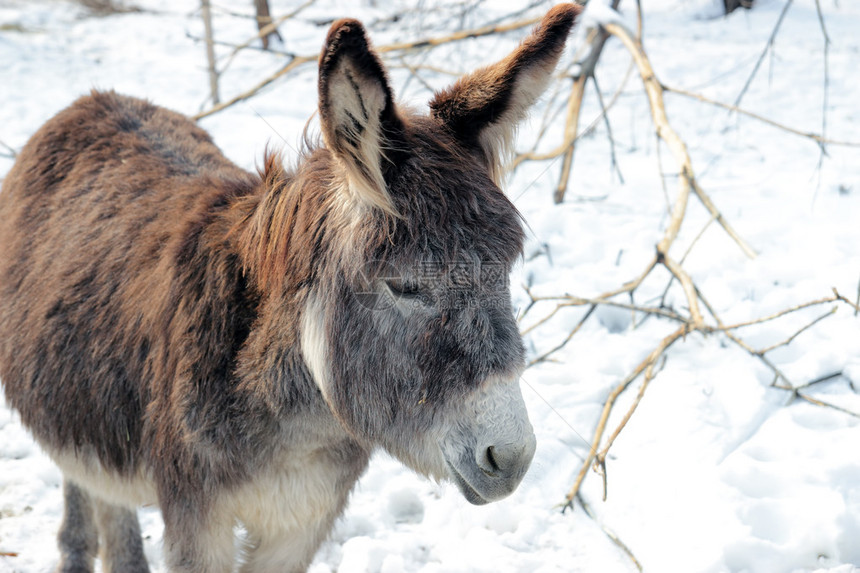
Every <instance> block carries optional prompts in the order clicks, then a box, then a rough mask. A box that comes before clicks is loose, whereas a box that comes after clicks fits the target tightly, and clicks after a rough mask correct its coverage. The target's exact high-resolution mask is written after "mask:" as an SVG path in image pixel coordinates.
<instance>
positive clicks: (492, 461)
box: [487, 446, 499, 470]
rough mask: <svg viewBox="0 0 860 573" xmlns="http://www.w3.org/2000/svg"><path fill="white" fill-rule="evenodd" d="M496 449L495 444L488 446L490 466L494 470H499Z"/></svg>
mask: <svg viewBox="0 0 860 573" xmlns="http://www.w3.org/2000/svg"><path fill="white" fill-rule="evenodd" d="M495 449H496V447H495V446H490V447H489V448H487V461H488V462H489V463H490V467H491V468H492V469H493V470H498V469H499V464H498V462H496V457H495V453H494V451H495Z"/></svg>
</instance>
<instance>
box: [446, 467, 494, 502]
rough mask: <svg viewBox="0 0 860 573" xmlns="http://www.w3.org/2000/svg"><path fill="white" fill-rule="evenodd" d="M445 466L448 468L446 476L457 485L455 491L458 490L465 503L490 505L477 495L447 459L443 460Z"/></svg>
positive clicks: (486, 500)
mask: <svg viewBox="0 0 860 573" xmlns="http://www.w3.org/2000/svg"><path fill="white" fill-rule="evenodd" d="M445 464H446V465H447V466H448V474H449V475H450V476H451V479H452V480H453V482H454V483H455V484H456V485H457V489H459V490H460V493H461V494H463V497H465V498H466V501H468V502H469V503H471V504H472V505H486V504H488V503H490V500H489V499H484V498H483V497H482V496H481V494H479V493H478V492H477V491H476V490H475V488H473V487H472V486H471V485H469V482H468V481H466V478H464V477H463V474H461V473H460V472H459V471H457V468H455V467H454V464H452V463H451V462H449V461H448V460H447V459H446V460H445Z"/></svg>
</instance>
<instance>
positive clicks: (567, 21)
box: [0, 4, 579, 573]
mask: <svg viewBox="0 0 860 573" xmlns="http://www.w3.org/2000/svg"><path fill="white" fill-rule="evenodd" d="M578 13H579V9H578V8H577V7H576V6H575V5H572V4H564V5H560V6H556V7H555V8H553V9H552V10H551V11H550V12H549V14H548V15H547V16H546V17H545V18H544V19H543V21H542V22H541V23H540V25H539V26H538V28H537V29H536V30H535V31H534V33H533V34H532V35H531V36H529V37H528V38H527V39H526V40H525V41H524V42H523V43H522V44H521V45H520V46H519V47H518V48H517V49H516V50H515V51H514V52H513V53H512V54H510V55H509V56H508V57H506V58H505V59H504V60H502V61H501V62H499V63H497V64H495V65H493V66H490V67H487V68H484V69H481V70H478V71H476V72H474V73H472V74H471V75H468V76H465V77H463V78H461V79H460V80H459V81H457V82H456V83H455V84H454V85H453V86H451V87H449V88H448V89H446V90H444V91H441V92H439V93H437V94H436V95H435V97H434V98H433V100H432V101H431V102H430V112H429V114H427V115H420V114H418V113H416V112H413V111H410V110H407V109H403V108H399V107H398V106H397V105H395V102H394V99H393V94H392V91H391V88H390V87H389V83H388V80H387V79H386V72H385V70H384V68H383V66H382V63H381V61H380V59H379V57H378V56H377V55H376V53H375V52H374V51H373V50H372V49H371V47H370V46H369V45H368V40H367V38H366V36H365V31H364V29H363V28H362V26H361V24H360V23H359V22H357V21H355V20H341V21H338V22H336V23H335V24H334V25H333V26H332V28H331V31H330V32H329V34H328V37H327V38H326V43H325V47H324V48H323V51H322V54H321V57H320V64H319V112H320V122H321V129H322V135H323V140H324V143H323V144H321V145H318V146H315V147H314V148H312V149H309V150H308V151H307V152H306V153H305V154H304V156H303V158H302V159H301V161H300V162H299V163H298V166H297V167H296V168H295V169H293V170H290V169H287V168H285V167H284V166H283V165H282V163H281V161H280V159H279V158H278V157H277V156H276V155H273V154H268V155H267V157H266V159H265V164H264V167H263V168H262V169H261V171H260V173H259V175H257V174H251V173H247V172H245V171H243V170H241V169H239V168H237V167H236V166H234V165H233V164H232V163H230V161H228V160H227V159H226V158H224V156H223V155H222V154H221V152H220V151H219V150H218V148H217V147H215V145H214V144H213V143H212V140H211V139H210V137H209V135H207V134H206V132H204V131H203V130H202V129H200V128H199V127H197V126H196V125H195V124H194V123H192V122H191V121H189V120H188V119H186V118H185V117H183V116H180V115H178V114H176V113H173V112H170V111H167V110H164V109H161V108H158V107H155V106H153V105H151V104H149V103H147V102H144V101H140V100H137V99H132V98H128V97H123V96H119V95H117V94H114V93H100V92H94V93H93V94H91V95H89V96H87V97H83V98H81V99H79V100H78V101H76V102H75V103H74V104H72V106H71V107H69V108H67V109H66V110H64V111H62V112H60V113H59V114H58V115H57V116H56V117H54V118H53V119H51V120H50V121H49V122H48V123H47V124H46V125H45V126H44V127H42V128H41V129H40V130H39V131H38V132H37V133H36V134H35V135H34V136H33V138H32V139H31V140H30V142H29V143H28V144H27V146H26V147H25V148H24V150H23V151H22V152H21V154H20V156H19V158H18V160H17V162H16V164H15V166H14V167H13V168H12V170H11V171H10V172H9V175H8V177H7V178H6V180H5V183H4V185H3V191H2V194H0V245H2V252H0V378H2V381H3V385H4V388H5V392H6V397H7V399H8V402H9V404H10V405H11V406H12V407H14V408H15V409H16V410H17V411H18V412H19V413H20V415H21V419H22V421H23V423H24V424H25V425H26V426H27V427H28V428H29V429H30V430H31V431H32V433H33V434H34V436H35V437H36V439H37V440H38V441H39V443H40V444H41V446H42V447H43V448H44V449H45V451H46V452H47V453H48V454H49V455H50V456H51V457H52V458H53V459H54V461H55V462H56V463H57V465H58V466H59V467H60V468H61V470H62V472H63V475H64V489H65V517H64V520H63V524H62V526H61V528H60V532H59V536H58V538H59V547H60V552H61V561H60V564H59V566H58V570H59V571H63V572H72V571H92V570H93V564H94V558H95V556H96V554H97V553H99V547H101V559H102V560H103V567H104V570H105V571H114V572H139V571H146V570H147V564H146V560H145V558H144V555H143V551H142V542H141V538H140V528H139V525H138V521H137V517H136V513H135V509H134V508H135V507H136V506H138V505H141V504H157V505H158V507H159V508H160V509H161V512H162V514H163V517H164V526H165V529H164V552H165V558H166V562H167V566H168V569H169V570H170V571H172V572H178V571H184V572H197V573H220V572H230V571H233V569H234V565H235V563H236V560H237V556H236V555H235V548H236V543H235V541H234V538H233V535H234V527H235V526H236V525H237V524H241V525H242V526H243V527H244V528H245V530H246V531H247V538H246V539H245V540H244V546H243V547H244V551H243V555H242V556H241V557H240V560H241V563H242V566H241V570H242V571H248V572H261V571H271V572H279V573H280V572H283V571H301V570H304V569H305V568H307V566H308V564H309V563H310V561H311V559H312V558H313V555H314V553H315V551H316V550H317V548H318V547H319V545H320V543H321V542H322V540H323V539H324V538H325V536H326V535H327V534H328V532H329V530H330V529H331V527H332V524H333V522H334V520H335V519H336V518H337V517H338V515H340V514H341V513H342V511H343V509H344V506H345V504H346V501H347V498H348V496H349V492H350V490H351V489H352V487H353V486H354V484H355V482H356V480H357V479H358V478H359V476H360V475H361V474H362V472H363V471H364V469H365V467H366V466H367V463H368V459H369V457H370V455H371V453H372V452H373V450H374V449H375V448H380V447H381V448H383V449H384V450H386V451H388V452H390V453H391V454H392V455H394V456H396V457H397V458H398V459H400V460H401V461H403V463H405V464H406V465H407V466H409V467H410V468H412V469H414V470H415V471H417V472H419V473H421V474H424V475H427V476H432V477H434V478H437V479H450V480H451V481H453V482H454V483H455V484H456V485H457V487H458V488H459V489H460V491H461V492H462V494H463V496H464V497H465V498H466V499H467V500H468V501H470V502H471V503H475V504H483V503H488V502H491V501H495V500H498V499H501V498H503V497H505V496H507V495H508V494H510V493H511V492H512V491H513V490H514V489H515V488H516V487H517V485H518V484H519V482H520V480H521V479H522V477H523V475H524V474H525V472H526V470H527V468H528V466H529V463H530V462H531V459H532V455H533V453H534V450H535V438H534V435H533V432H532V427H531V425H530V424H529V420H528V416H527V414H526V410H525V407H524V404H523V399H522V395H521V394H520V390H519V385H518V376H519V374H520V372H521V370H522V367H523V346H522V341H521V339H520V336H519V333H518V331H517V325H516V323H515V321H514V318H513V313H512V310H511V302H510V292H509V288H508V279H507V270H508V268H509V267H510V264H511V263H512V261H514V260H515V259H516V257H518V255H519V253H520V251H521V248H522V241H523V231H522V226H521V221H520V219H519V215H518V213H517V211H516V210H515V208H514V207H513V205H511V203H510V202H509V201H508V200H507V199H506V198H505V196H504V195H503V194H502V192H501V191H500V190H499V188H498V186H497V185H498V178H499V173H500V158H501V157H502V155H503V154H504V152H505V150H506V149H507V148H508V147H509V144H510V141H511V139H512V134H513V132H514V129H515V126H516V124H517V122H518V121H519V120H521V119H522V118H523V117H524V115H525V113H526V110H527V108H528V107H529V106H530V105H531V104H532V103H533V102H534V101H535V99H536V98H538V97H539V96H540V94H541V93H542V91H543V90H544V88H545V87H546V85H547V82H548V80H549V78H550V75H551V74H552V72H553V69H554V67H555V64H556V61H557V60H558V58H559V56H560V54H561V52H562V49H563V47H564V43H565V39H566V37H567V35H568V32H569V30H570V28H571V25H572V24H573V21H574V18H575V17H576V15H577V14H578Z"/></svg>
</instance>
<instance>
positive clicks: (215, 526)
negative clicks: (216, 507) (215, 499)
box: [161, 504, 235, 573]
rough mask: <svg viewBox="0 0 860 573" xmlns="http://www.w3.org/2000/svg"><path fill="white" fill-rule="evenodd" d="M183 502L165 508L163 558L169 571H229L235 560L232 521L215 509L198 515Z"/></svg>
mask: <svg viewBox="0 0 860 573" xmlns="http://www.w3.org/2000/svg"><path fill="white" fill-rule="evenodd" d="M187 507H189V505H187V504H176V506H172V507H165V506H164V505H162V507H161V513H162V516H163V517H164V559H165V561H166V563H167V570H168V571H170V573H230V572H232V571H233V565H234V561H235V538H234V535H233V521H232V520H231V519H229V518H224V516H223V515H221V514H220V513H219V512H216V511H208V512H206V513H205V514H202V515H201V514H199V513H196V512H193V511H189V510H186V509H185V508H187Z"/></svg>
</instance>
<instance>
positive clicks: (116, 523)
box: [93, 499, 149, 573]
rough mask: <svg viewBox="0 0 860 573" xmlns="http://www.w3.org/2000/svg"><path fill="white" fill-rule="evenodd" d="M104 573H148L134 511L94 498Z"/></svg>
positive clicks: (138, 524)
mask: <svg viewBox="0 0 860 573" xmlns="http://www.w3.org/2000/svg"><path fill="white" fill-rule="evenodd" d="M93 503H94V505H95V515H96V522H97V523H98V529H99V534H100V536H101V555H100V556H101V559H102V570H103V571H104V573H148V571H149V566H148V565H147V564H146V557H145V556H144V555H143V540H142V539H141V537H140V523H139V522H138V521H137V512H136V511H135V510H133V509H128V508H125V507H121V506H118V505H113V504H110V503H107V502H105V501H101V500H99V499H94V500H93Z"/></svg>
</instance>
